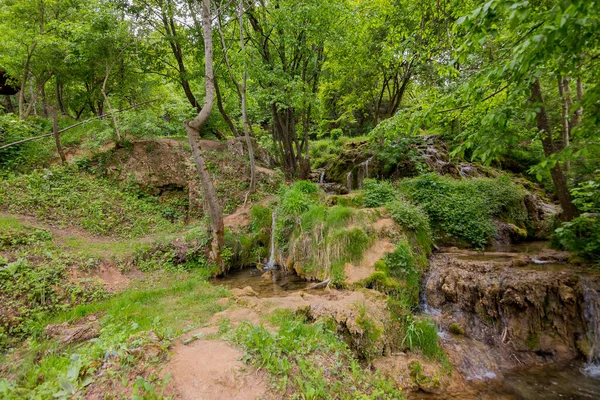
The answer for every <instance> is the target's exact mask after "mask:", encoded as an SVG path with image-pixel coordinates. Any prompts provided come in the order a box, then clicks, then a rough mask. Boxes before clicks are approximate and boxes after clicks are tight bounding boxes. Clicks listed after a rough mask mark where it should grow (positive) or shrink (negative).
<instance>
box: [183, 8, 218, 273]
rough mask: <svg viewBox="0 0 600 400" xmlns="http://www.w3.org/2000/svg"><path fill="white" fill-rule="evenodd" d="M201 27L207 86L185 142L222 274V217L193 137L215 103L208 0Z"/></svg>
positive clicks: (188, 128) (186, 124)
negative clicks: (198, 177)
mask: <svg viewBox="0 0 600 400" xmlns="http://www.w3.org/2000/svg"><path fill="white" fill-rule="evenodd" d="M202 28H203V31H204V58H205V60H204V64H205V67H204V68H205V84H206V99H205V104H204V107H202V109H201V111H200V112H199V113H198V115H197V116H196V118H194V119H193V120H191V121H186V122H185V127H186V130H187V135H188V140H189V142H190V146H191V148H192V155H193V157H194V162H195V164H196V168H197V170H198V174H199V175H200V182H201V183H202V190H203V197H204V199H205V200H206V203H207V206H208V212H209V216H210V222H211V230H212V234H213V239H212V246H211V247H212V248H211V257H212V259H213V261H214V262H215V263H216V264H217V265H218V266H219V268H220V269H221V271H223V272H224V271H225V265H224V263H223V258H222V257H221V252H222V250H223V245H224V241H225V227H224V225H223V214H222V210H221V206H220V204H219V199H218V197H217V191H216V189H215V186H214V184H213V182H212V179H211V177H210V174H209V173H208V170H207V169H206V163H205V162H204V158H203V157H202V154H201V153H200V148H199V146H198V142H197V140H196V137H197V136H198V135H199V133H200V131H202V129H203V128H204V125H205V124H206V122H207V121H208V118H209V117H210V114H211V112H212V108H213V105H214V102H215V84H214V72H213V48H212V29H211V16H210V0H202Z"/></svg>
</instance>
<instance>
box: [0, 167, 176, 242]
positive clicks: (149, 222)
mask: <svg viewBox="0 0 600 400" xmlns="http://www.w3.org/2000/svg"><path fill="white" fill-rule="evenodd" d="M0 209H4V210H7V211H9V212H11V213H18V214H28V215H33V216H35V217H37V218H38V219H41V220H44V221H48V222H52V223H55V224H59V225H63V226H78V227H81V228H82V229H84V230H86V231H88V232H90V233H94V234H101V235H118V236H122V237H138V236H142V235H147V234H149V233H153V232H158V231H172V230H174V229H175V227H176V226H178V225H177V224H173V223H171V222H170V221H169V219H168V215H166V214H165V212H168V210H165V209H164V208H163V207H162V206H161V205H160V204H159V203H158V202H157V201H155V200H154V199H153V198H151V197H144V198H140V197H139V196H138V195H136V194H135V193H131V192H128V191H126V190H123V189H121V188H119V187H118V186H117V185H116V183H114V182H113V181H110V180H108V179H104V178H99V177H96V176H93V175H90V174H88V173H85V172H82V171H80V170H79V169H78V168H77V167H76V166H74V165H69V166H66V167H63V166H55V167H52V168H50V169H44V170H41V171H34V172H32V173H30V174H27V175H18V176H13V177H10V178H8V179H6V180H3V181H0Z"/></svg>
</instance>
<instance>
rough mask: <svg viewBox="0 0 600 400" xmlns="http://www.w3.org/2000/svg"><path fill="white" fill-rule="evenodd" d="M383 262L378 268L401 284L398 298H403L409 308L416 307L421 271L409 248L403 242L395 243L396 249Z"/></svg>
mask: <svg viewBox="0 0 600 400" xmlns="http://www.w3.org/2000/svg"><path fill="white" fill-rule="evenodd" d="M384 262H385V264H383V265H381V266H380V268H382V270H383V271H384V272H386V274H387V275H389V276H391V277H393V278H395V279H398V280H399V281H401V282H403V287H402V293H401V294H400V296H402V297H404V299H405V300H404V302H405V304H407V305H408V306H410V307H411V308H412V307H416V306H417V305H418V304H419V285H420V281H421V271H420V269H419V265H418V263H417V259H416V257H415V254H414V252H413V250H412V248H411V246H410V245H409V244H408V243H407V242H405V241H400V242H398V243H396V249H395V250H394V252H392V253H388V254H386V256H385V258H384Z"/></svg>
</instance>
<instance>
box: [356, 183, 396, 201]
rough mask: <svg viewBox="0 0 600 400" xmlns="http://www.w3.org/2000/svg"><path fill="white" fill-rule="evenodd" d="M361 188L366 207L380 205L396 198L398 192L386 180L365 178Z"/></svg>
mask: <svg viewBox="0 0 600 400" xmlns="http://www.w3.org/2000/svg"><path fill="white" fill-rule="evenodd" d="M363 188H364V201H365V206H366V207H371V208H373V207H381V206H384V205H386V204H388V203H391V202H392V201H394V200H396V199H397V198H398V192H397V191H396V189H395V188H394V186H393V185H392V184H391V183H390V182H387V181H377V180H375V179H365V181H364V185H363Z"/></svg>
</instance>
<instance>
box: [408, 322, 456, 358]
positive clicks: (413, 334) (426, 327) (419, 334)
mask: <svg viewBox="0 0 600 400" xmlns="http://www.w3.org/2000/svg"><path fill="white" fill-rule="evenodd" d="M403 329H404V339H403V340H402V344H403V345H405V346H406V347H407V348H408V349H409V350H410V351H413V350H417V349H418V350H419V351H420V352H421V353H422V354H423V355H425V356H426V357H430V358H433V359H437V360H439V361H442V362H444V363H446V362H447V359H446V354H445V353H444V350H443V349H442V347H441V346H440V344H439V338H438V334H437V328H436V326H435V324H434V322H433V321H431V320H429V319H427V318H413V317H412V316H408V317H407V318H406V321H405V324H404V328H403Z"/></svg>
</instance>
